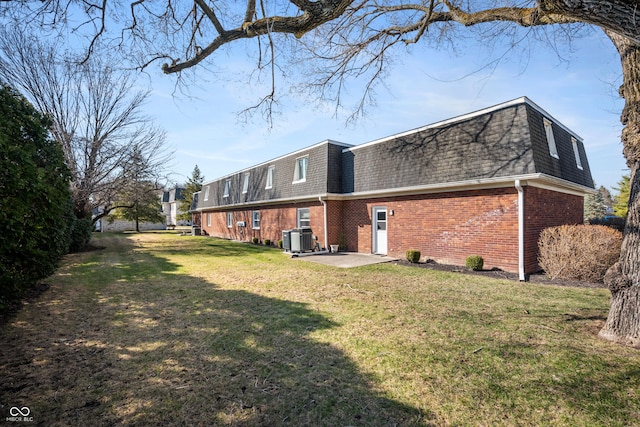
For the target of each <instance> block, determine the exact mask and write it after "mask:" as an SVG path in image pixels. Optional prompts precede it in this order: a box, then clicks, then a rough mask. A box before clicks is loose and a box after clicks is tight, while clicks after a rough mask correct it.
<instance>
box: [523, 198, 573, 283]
mask: <svg viewBox="0 0 640 427" xmlns="http://www.w3.org/2000/svg"><path fill="white" fill-rule="evenodd" d="M524 194H525V262H524V264H525V271H526V272H527V273H532V272H535V271H538V270H539V269H540V267H539V266H538V239H539V238H540V232H541V231H542V230H544V229H545V228H547V227H555V226H558V225H563V224H581V223H583V222H584V198H583V197H582V196H574V195H571V194H563V193H558V192H556V191H551V190H545V189H542V188H536V187H524Z"/></svg>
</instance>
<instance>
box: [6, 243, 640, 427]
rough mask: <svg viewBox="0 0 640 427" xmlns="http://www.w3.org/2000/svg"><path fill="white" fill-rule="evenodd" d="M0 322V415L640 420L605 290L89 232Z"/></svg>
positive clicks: (637, 386)
mask: <svg viewBox="0 0 640 427" xmlns="http://www.w3.org/2000/svg"><path fill="white" fill-rule="evenodd" d="M93 244H94V245H95V246H100V247H103V248H102V249H100V250H93V251H89V252H85V253H80V254H74V255H70V256H68V257H67V258H66V259H65V261H64V264H63V265H62V267H61V268H60V269H59V270H58V272H57V273H56V274H55V275H54V276H52V277H50V278H49V279H47V280H46V283H47V284H49V285H50V288H49V289H48V290H47V291H46V292H44V293H43V294H41V295H40V296H39V297H37V298H34V299H32V300H29V301H27V303H26V304H25V305H24V307H23V308H22V310H21V311H20V312H18V313H17V314H16V315H14V316H13V317H12V318H10V319H9V320H8V321H6V322H5V323H4V324H2V325H0V348H1V349H2V350H1V351H0V375H1V378H2V381H1V383H0V416H1V417H2V421H4V420H5V417H9V416H10V414H9V409H10V408H11V407H18V408H23V407H28V408H29V410H30V415H29V416H30V417H33V423H32V424H34V425H44V426H69V425H82V426H102V425H103V426H115V425H123V426H133V425H139V426H155V425H157V426H182V425H184V426H281V425H286V426H304V425H308V426H404V425H420V426H424V425H426V426H541V425H549V426H630V425H640V352H639V351H637V350H633V349H629V348H625V347H621V346H618V345H614V344H611V343H609V342H605V341H602V340H599V339H598V338H597V332H598V330H599V329H600V328H601V326H602V325H603V323H604V320H605V318H606V314H607V309H608V302H609V294H608V291H607V290H606V289H593V288H587V289H585V288H569V287H556V286H548V285H540V284H530V283H518V282H513V281H506V280H494V279H488V278H484V277H480V276H472V275H465V274H460V273H449V272H439V271H433V270H427V269H419V268H411V267H406V266H400V265H393V264H381V265H375V266H369V267H360V268H354V269H337V268H334V267H328V266H324V265H319V264H315V263H309V262H305V261H304V260H301V259H290V258H288V257H286V256H285V255H283V254H282V253H281V252H280V251H278V250H276V249H272V248H265V247H262V246H256V245H250V244H242V243H236V242H229V241H224V240H218V239H213V238H205V237H191V236H178V235H175V234H169V233H142V234H129V235H124V234H103V235H96V236H95V237H94V240H93Z"/></svg>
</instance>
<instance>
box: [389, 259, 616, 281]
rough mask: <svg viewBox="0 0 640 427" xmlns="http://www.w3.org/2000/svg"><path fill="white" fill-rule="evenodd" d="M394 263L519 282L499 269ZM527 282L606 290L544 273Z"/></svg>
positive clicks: (424, 263)
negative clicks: (478, 269) (553, 277)
mask: <svg viewBox="0 0 640 427" xmlns="http://www.w3.org/2000/svg"><path fill="white" fill-rule="evenodd" d="M394 263H395V264H398V265H404V266H407V267H416V268H428V269H431V270H439V271H450V272H455V273H462V274H472V275H477V276H484V277H490V278H493V279H507V280H514V281H519V278H518V274H517V273H509V272H506V271H503V270H500V269H492V270H480V271H473V270H470V269H468V268H465V267H461V266H459V265H448V264H438V263H436V262H434V261H428V262H420V263H415V264H414V263H410V262H409V261H405V260H397V261H394ZM527 281H528V282H531V283H540V284H543V285H555V286H570V287H574V288H606V286H605V285H604V283H590V282H581V281H578V280H569V279H553V280H552V279H550V278H549V277H548V276H547V275H545V274H544V272H539V273H535V274H529V275H527Z"/></svg>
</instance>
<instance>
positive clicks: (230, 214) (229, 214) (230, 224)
mask: <svg viewBox="0 0 640 427" xmlns="http://www.w3.org/2000/svg"><path fill="white" fill-rule="evenodd" d="M227 228H233V212H227Z"/></svg>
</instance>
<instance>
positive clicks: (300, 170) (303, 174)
mask: <svg viewBox="0 0 640 427" xmlns="http://www.w3.org/2000/svg"><path fill="white" fill-rule="evenodd" d="M308 166H309V156H304V157H298V158H297V159H296V168H295V171H294V173H293V182H294V183H296V182H305V181H306V180H307V167H308Z"/></svg>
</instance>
